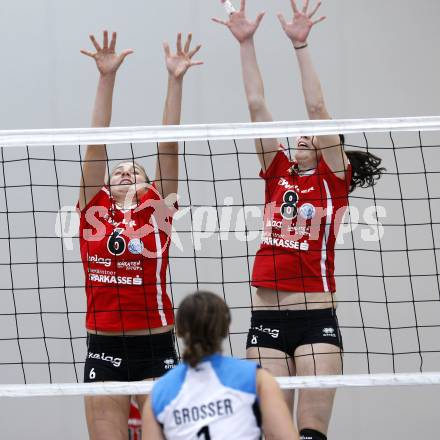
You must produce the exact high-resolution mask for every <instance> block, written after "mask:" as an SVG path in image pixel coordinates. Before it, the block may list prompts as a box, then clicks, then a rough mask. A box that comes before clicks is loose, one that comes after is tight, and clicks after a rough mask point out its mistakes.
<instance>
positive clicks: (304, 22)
mask: <svg viewBox="0 0 440 440" xmlns="http://www.w3.org/2000/svg"><path fill="white" fill-rule="evenodd" d="M290 3H291V4H292V9H293V19H292V21H291V22H289V23H288V22H287V21H286V19H285V18H284V16H283V14H278V19H279V20H280V23H281V26H282V27H283V29H284V32H285V33H286V34H287V36H288V37H289V38H290V39H291V40H292V42H293V43H295V42H296V43H305V42H306V41H307V37H308V36H309V33H310V31H311V30H312V27H313V26H314V25H315V24H317V23H320V22H321V21H322V20H325V18H326V17H323V16H322V17H319V18H318V19H316V20H313V19H312V17H313V16H314V15H315V14H316V12H317V11H318V9H319V8H320V6H321V2H320V1H318V3H316V6H315V8H314V9H313V10H312V11H311V12H308V9H309V0H304V5H303V8H302V10H301V11H300V10H299V9H298V7H297V5H296V2H295V0H290Z"/></svg>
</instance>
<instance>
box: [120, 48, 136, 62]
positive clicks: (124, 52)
mask: <svg viewBox="0 0 440 440" xmlns="http://www.w3.org/2000/svg"><path fill="white" fill-rule="evenodd" d="M133 52H134V50H133V49H125V50H123V51H122V52H121V54H120V55H119V56H120V57H121V60H122V61H124V60H125V57H126V56H128V55H131V54H132V53H133Z"/></svg>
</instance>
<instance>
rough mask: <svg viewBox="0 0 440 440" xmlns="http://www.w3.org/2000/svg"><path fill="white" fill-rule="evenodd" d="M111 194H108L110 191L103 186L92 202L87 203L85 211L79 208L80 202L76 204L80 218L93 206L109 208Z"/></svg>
mask: <svg viewBox="0 0 440 440" xmlns="http://www.w3.org/2000/svg"><path fill="white" fill-rule="evenodd" d="M109 197H110V196H109V193H108V189H107V188H106V187H105V186H103V187H102V188H101V189H100V190H99V191H98V192H97V193H96V194H95V195H94V196H93V197H92V199H91V200H89V202H88V203H87V205H86V206H84V208H83V209H80V208H79V201H78V202H76V210H77V211H78V213H79V214H80V216H82V215H83V214H84V212H85V211H86V209H88V208H90V207H91V206H99V205H103V206H108V200H109Z"/></svg>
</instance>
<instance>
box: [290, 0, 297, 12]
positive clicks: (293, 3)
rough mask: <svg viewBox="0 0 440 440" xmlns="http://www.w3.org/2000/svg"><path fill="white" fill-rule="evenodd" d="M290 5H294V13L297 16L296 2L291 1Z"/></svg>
mask: <svg viewBox="0 0 440 440" xmlns="http://www.w3.org/2000/svg"><path fill="white" fill-rule="evenodd" d="M290 4H291V5H292V9H293V12H294V13H295V14H296V13H297V12H298V6H296V2H295V0H290Z"/></svg>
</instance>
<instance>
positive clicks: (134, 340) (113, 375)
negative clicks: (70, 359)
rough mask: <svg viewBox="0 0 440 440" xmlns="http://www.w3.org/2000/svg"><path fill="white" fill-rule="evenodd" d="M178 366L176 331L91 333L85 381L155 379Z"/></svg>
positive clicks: (88, 341) (85, 367)
mask: <svg viewBox="0 0 440 440" xmlns="http://www.w3.org/2000/svg"><path fill="white" fill-rule="evenodd" d="M175 365H177V354H176V348H175V338H174V332H173V331H170V332H166V333H158V334H155V335H141V336H102V335H94V334H89V335H88V336H87V357H86V362H85V365H84V382H103V381H118V382H127V381H137V380H144V379H151V378H154V377H160V376H162V375H163V374H165V373H166V372H167V371H168V370H171V369H172V368H173V367H174V366H175Z"/></svg>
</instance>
